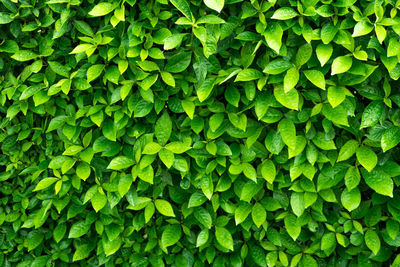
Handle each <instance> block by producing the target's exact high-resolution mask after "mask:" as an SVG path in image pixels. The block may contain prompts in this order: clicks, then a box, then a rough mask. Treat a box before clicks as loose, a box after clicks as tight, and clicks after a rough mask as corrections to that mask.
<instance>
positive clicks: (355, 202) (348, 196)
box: [340, 188, 361, 211]
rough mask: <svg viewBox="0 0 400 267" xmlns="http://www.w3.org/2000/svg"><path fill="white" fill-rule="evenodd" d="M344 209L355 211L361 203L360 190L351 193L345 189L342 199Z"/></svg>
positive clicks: (355, 189)
mask: <svg viewBox="0 0 400 267" xmlns="http://www.w3.org/2000/svg"><path fill="white" fill-rule="evenodd" d="M340 199H341V202H342V205H343V207H345V208H346V209H347V210H348V211H352V210H355V209H356V208H358V206H359V205H360V203H361V193H360V190H359V189H358V188H354V189H353V190H351V191H348V189H347V188H346V189H344V190H343V192H342V195H341V197H340Z"/></svg>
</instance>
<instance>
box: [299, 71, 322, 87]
mask: <svg viewBox="0 0 400 267" xmlns="http://www.w3.org/2000/svg"><path fill="white" fill-rule="evenodd" d="M304 74H305V75H306V77H307V79H308V80H309V81H310V82H312V83H313V84H314V85H315V86H317V87H319V88H321V89H322V90H325V77H324V74H323V73H322V72H320V71H319V70H306V71H304Z"/></svg>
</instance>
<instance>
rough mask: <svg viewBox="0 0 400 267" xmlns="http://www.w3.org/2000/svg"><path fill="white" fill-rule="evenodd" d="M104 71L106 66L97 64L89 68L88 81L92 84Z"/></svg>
mask: <svg viewBox="0 0 400 267" xmlns="http://www.w3.org/2000/svg"><path fill="white" fill-rule="evenodd" d="M103 70H104V65H103V64H96V65H93V66H91V67H90V68H88V70H87V73H86V77H87V81H88V82H89V83H90V82H91V81H93V80H95V79H96V78H98V77H99V76H100V74H101V73H102V72H103Z"/></svg>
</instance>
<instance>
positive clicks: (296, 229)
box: [284, 214, 301, 240]
mask: <svg viewBox="0 0 400 267" xmlns="http://www.w3.org/2000/svg"><path fill="white" fill-rule="evenodd" d="M284 223H285V228H286V231H287V232H288V234H289V235H290V237H291V238H293V240H296V239H297V237H298V236H299V235H300V232H301V226H299V225H298V224H297V218H296V216H294V215H293V214H287V215H286V216H285V219H284Z"/></svg>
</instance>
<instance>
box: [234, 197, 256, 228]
mask: <svg viewBox="0 0 400 267" xmlns="http://www.w3.org/2000/svg"><path fill="white" fill-rule="evenodd" d="M251 209H252V208H251V205H250V204H248V203H246V202H242V203H240V204H239V206H238V207H237V208H236V209H235V224H236V225H239V224H241V223H242V222H243V221H244V220H246V218H247V217H248V216H249V214H250V212H251Z"/></svg>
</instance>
